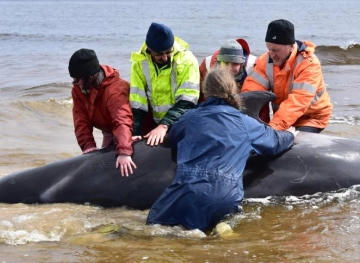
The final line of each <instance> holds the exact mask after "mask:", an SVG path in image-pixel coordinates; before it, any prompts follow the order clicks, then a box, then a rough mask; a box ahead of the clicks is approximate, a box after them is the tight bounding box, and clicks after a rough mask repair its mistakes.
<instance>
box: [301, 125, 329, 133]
mask: <svg viewBox="0 0 360 263" xmlns="http://www.w3.org/2000/svg"><path fill="white" fill-rule="evenodd" d="M295 129H296V130H297V131H303V132H312V133H320V132H322V131H323V130H324V129H323V128H316V127H311V126H297V127H295Z"/></svg>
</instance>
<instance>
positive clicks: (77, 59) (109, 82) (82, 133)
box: [69, 48, 136, 176]
mask: <svg viewBox="0 0 360 263" xmlns="http://www.w3.org/2000/svg"><path fill="white" fill-rule="evenodd" d="M69 74H70V77H72V78H73V85H74V86H73V88H72V91H71V95H72V98H73V111H72V112H73V120H74V127H75V135H76V139H77V142H78V144H79V146H80V148H81V150H82V151H83V154H87V153H90V152H92V151H94V150H96V149H97V147H96V142H95V139H94V136H93V128H94V127H95V128H97V129H99V130H101V131H102V132H103V134H104V138H103V144H102V147H107V146H109V145H110V144H111V143H115V145H116V155H117V158H116V163H115V166H116V168H119V169H120V172H121V175H122V176H129V173H130V174H132V173H133V170H132V168H136V165H135V163H134V162H133V161H132V158H131V155H132V154H133V148H132V135H131V133H132V120H133V119H132V112H131V107H130V104H129V99H128V98H129V90H130V84H129V82H127V81H125V80H124V79H122V78H120V75H119V71H118V70H117V69H114V68H112V67H110V66H107V65H100V64H99V60H98V58H97V56H96V53H95V51H94V50H91V49H84V48H83V49H80V50H77V51H76V52H75V53H74V54H73V55H72V56H71V58H70V61H69Z"/></svg>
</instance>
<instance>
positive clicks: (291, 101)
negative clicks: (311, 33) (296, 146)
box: [241, 41, 333, 130]
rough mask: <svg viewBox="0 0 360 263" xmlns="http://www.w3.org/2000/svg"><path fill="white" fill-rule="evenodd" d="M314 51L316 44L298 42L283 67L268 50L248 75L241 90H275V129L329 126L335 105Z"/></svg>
mask: <svg viewBox="0 0 360 263" xmlns="http://www.w3.org/2000/svg"><path fill="white" fill-rule="evenodd" d="M314 52H315V45H314V44H313V43H311V42H309V41H304V42H301V41H296V44H295V48H294V51H293V52H292V53H291V55H290V57H289V59H288V60H287V61H286V63H285V65H284V66H283V67H282V68H280V67H279V66H275V65H274V64H273V62H272V60H271V58H270V57H269V54H268V53H265V54H263V55H262V56H260V57H259V58H258V60H257V62H256V66H255V67H254V68H253V70H252V71H251V72H250V74H249V75H248V76H247V77H246V79H245V82H244V84H243V87H242V90H241V92H246V91H254V90H267V91H272V92H274V93H275V95H276V97H277V98H276V100H275V101H274V103H273V110H274V116H273V118H272V119H271V121H270V122H269V125H270V126H271V127H273V128H274V129H277V130H286V129H288V128H289V127H290V126H295V127H297V126H311V127H315V128H325V127H326V126H327V125H328V123H329V119H330V116H331V113H332V108H333V105H332V103H331V102H330V96H329V94H328V92H327V90H326V86H325V83H324V79H323V74H322V70H321V65H320V61H319V59H318V58H317V57H316V56H315V54H314Z"/></svg>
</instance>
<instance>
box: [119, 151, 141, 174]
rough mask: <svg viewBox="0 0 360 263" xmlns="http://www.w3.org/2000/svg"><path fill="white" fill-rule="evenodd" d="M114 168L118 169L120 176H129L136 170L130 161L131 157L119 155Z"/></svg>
mask: <svg viewBox="0 0 360 263" xmlns="http://www.w3.org/2000/svg"><path fill="white" fill-rule="evenodd" d="M116 168H119V169H120V173H121V176H129V173H130V174H133V169H132V168H134V169H136V165H135V163H134V162H133V161H132V159H131V156H128V155H119V156H118V157H117V158H116Z"/></svg>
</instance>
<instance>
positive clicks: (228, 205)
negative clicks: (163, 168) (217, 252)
mask: <svg viewBox="0 0 360 263" xmlns="http://www.w3.org/2000/svg"><path fill="white" fill-rule="evenodd" d="M204 85H205V86H204V95H205V99H206V101H204V102H202V103H201V104H199V106H198V107H197V108H195V109H191V110H189V111H187V112H186V113H185V114H184V115H183V116H182V117H181V118H180V119H179V121H177V122H175V123H174V124H173V126H172V128H171V129H170V131H169V139H170V142H171V143H172V144H173V146H174V147H176V148H177V169H176V173H175V177H174V179H173V181H172V183H171V185H170V186H169V187H168V188H167V189H166V190H165V191H164V192H163V194H162V195H161V196H160V197H159V198H158V199H157V201H156V202H155V203H154V205H153V206H152V207H151V209H150V211H149V214H148V217H147V224H164V225H182V226H184V227H186V228H188V229H200V230H202V231H206V230H209V229H210V228H212V227H214V226H215V225H216V224H217V223H218V222H219V221H220V220H221V219H222V218H223V217H224V216H225V215H227V214H232V213H235V212H239V208H238V206H239V204H240V202H241V200H242V199H243V197H244V190H243V182H242V179H243V178H242V174H243V171H244V168H245V164H246V161H247V159H248V157H249V155H250V153H251V152H252V151H253V150H254V151H255V152H256V153H258V154H261V155H276V154H279V153H281V152H283V151H285V150H287V149H288V148H289V147H291V146H292V145H293V142H294V137H295V135H296V132H295V129H294V128H293V127H291V128H289V130H288V131H276V130H274V129H272V128H271V127H269V126H266V125H264V124H261V123H259V122H258V121H257V120H255V119H253V118H251V117H249V116H247V115H245V114H243V113H242V112H240V111H239V109H240V105H241V102H240V99H239V96H238V95H237V85H236V83H235V80H234V76H233V75H232V74H231V73H230V71H229V70H227V69H225V68H223V67H215V68H213V69H211V70H210V71H209V72H208V74H207V76H206V78H205V84H204Z"/></svg>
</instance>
